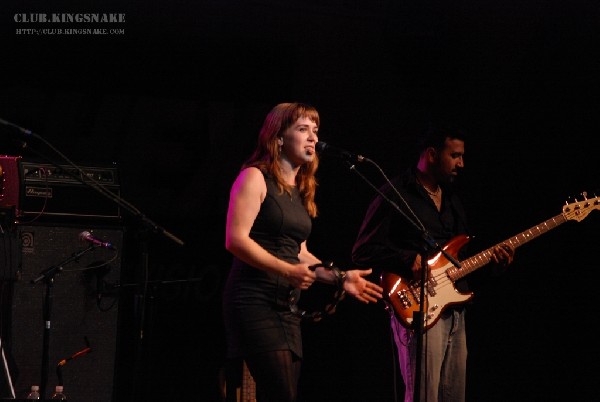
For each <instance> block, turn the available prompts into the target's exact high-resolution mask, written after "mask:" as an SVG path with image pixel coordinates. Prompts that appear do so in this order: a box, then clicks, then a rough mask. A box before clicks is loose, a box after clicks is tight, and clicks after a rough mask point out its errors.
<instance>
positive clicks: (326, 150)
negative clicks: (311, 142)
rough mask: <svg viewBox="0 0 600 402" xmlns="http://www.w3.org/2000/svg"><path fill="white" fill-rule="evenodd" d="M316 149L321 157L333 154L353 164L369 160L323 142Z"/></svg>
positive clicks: (318, 143)
mask: <svg viewBox="0 0 600 402" xmlns="http://www.w3.org/2000/svg"><path fill="white" fill-rule="evenodd" d="M315 149H316V150H317V153H319V155H320V154H331V155H332V156H335V157H338V158H341V159H343V160H345V161H348V162H352V163H356V162H364V161H365V160H367V158H365V157H364V156H362V155H359V154H353V153H352V152H348V151H346V150H344V149H341V148H336V147H334V146H332V145H329V144H328V143H326V142H323V141H319V142H317V145H316V147H315Z"/></svg>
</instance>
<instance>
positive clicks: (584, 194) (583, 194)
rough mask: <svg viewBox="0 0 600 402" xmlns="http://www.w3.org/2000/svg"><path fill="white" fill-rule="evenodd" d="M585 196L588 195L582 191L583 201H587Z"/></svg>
mask: <svg viewBox="0 0 600 402" xmlns="http://www.w3.org/2000/svg"><path fill="white" fill-rule="evenodd" d="M587 194H588V193H587V191H583V192H582V193H581V196H582V197H583V199H584V200H587Z"/></svg>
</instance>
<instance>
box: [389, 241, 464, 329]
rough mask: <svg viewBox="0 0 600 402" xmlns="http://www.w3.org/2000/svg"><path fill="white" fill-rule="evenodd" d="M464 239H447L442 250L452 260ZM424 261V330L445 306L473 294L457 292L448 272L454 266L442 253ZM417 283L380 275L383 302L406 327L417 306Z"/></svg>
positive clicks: (419, 306)
mask: <svg viewBox="0 0 600 402" xmlns="http://www.w3.org/2000/svg"><path fill="white" fill-rule="evenodd" d="M468 241H469V237H468V236H465V235H460V236H457V237H455V238H453V239H452V240H450V241H449V242H448V243H447V244H446V245H445V246H444V247H443V249H444V251H445V252H447V253H448V254H449V255H451V256H452V257H454V258H455V259H456V255H457V254H458V252H459V251H460V249H461V248H463V247H464V245H465V244H467V243H468ZM428 264H429V268H430V270H431V275H430V277H431V279H429V280H428V281H427V283H426V286H425V300H424V303H423V314H424V329H428V328H430V327H431V326H433V325H434V324H435V323H436V321H437V320H438V319H439V318H440V314H441V313H442V312H443V311H444V310H445V309H446V308H448V307H449V306H452V305H456V304H461V303H464V302H466V301H468V300H469V299H471V298H472V297H473V293H461V292H459V291H458V290H456V288H455V287H454V280H452V279H451V277H450V274H451V273H453V272H454V271H455V270H456V269H457V268H456V267H455V266H454V265H453V264H452V262H450V261H449V260H448V259H447V258H446V257H445V256H444V254H443V253H442V252H439V253H437V254H436V255H435V256H434V257H432V258H431V259H430V260H429V261H428ZM420 283H421V282H420V281H418V280H408V279H405V278H402V277H401V276H399V275H396V274H393V273H391V272H384V273H382V274H381V287H383V298H384V301H386V302H387V303H389V304H391V306H392V308H393V310H394V313H395V314H396V317H397V318H398V319H399V320H400V322H401V323H402V324H403V325H404V326H406V327H411V326H412V324H413V315H414V313H415V312H419V311H420V309H421V303H420V299H421V286H420Z"/></svg>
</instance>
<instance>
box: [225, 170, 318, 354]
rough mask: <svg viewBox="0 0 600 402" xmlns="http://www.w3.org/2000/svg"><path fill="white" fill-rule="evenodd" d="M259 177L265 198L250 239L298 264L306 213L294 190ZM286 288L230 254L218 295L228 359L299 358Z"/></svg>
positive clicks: (307, 224) (298, 337)
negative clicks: (278, 354)
mask: <svg viewBox="0 0 600 402" xmlns="http://www.w3.org/2000/svg"><path fill="white" fill-rule="evenodd" d="M265 181H266V184H267V196H266V197H265V200H264V201H263V203H262V205H261V207H260V211H259V212H258V215H257V217H256V220H255V222H254V225H253V226H252V229H251V230H250V237H251V238H252V239H254V240H255V241H256V242H257V243H258V244H260V245H261V246H262V247H264V248H265V249H266V250H267V251H269V252H270V253H271V254H273V255H275V256H277V257H278V258H281V259H282V260H285V261H288V262H292V263H293V262H298V253H299V251H300V244H301V243H302V242H303V241H304V240H306V239H307V238H308V236H309V234H310V231H311V228H312V221H311V219H310V216H309V215H308V212H307V211H306V209H305V208H304V206H303V205H302V200H301V198H300V195H299V192H298V189H297V188H294V189H293V191H292V195H291V197H290V195H289V194H288V193H287V192H285V191H284V192H283V193H281V194H280V193H279V189H278V188H277V184H276V182H275V180H274V179H273V178H272V177H270V176H267V175H265ZM291 290H292V287H291V286H290V284H289V282H288V281H287V280H286V279H285V278H283V277H281V276H279V275H276V274H273V273H268V272H266V271H263V270H260V269H257V268H254V267H252V266H249V265H248V264H246V263H244V262H243V261H241V260H239V259H238V258H236V257H234V258H233V262H232V266H231V270H230V272H229V276H228V278H227V282H226V284H225V289H224V293H223V318H224V323H225V333H226V336H227V357H228V358H240V357H242V358H243V357H246V356H251V355H253V354H256V353H261V352H268V351H269V352H270V351H277V350H291V351H292V352H293V353H294V354H296V355H297V356H298V357H302V337H301V333H300V317H299V316H297V315H295V314H293V313H292V312H291V311H290V309H289V304H288V297H289V294H290V291H291Z"/></svg>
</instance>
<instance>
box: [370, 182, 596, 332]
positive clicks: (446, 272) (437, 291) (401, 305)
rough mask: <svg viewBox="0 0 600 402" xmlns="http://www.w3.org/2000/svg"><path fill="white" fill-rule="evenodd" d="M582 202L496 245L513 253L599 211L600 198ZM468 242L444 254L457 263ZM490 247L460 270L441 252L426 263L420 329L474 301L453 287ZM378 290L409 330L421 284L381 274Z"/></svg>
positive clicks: (459, 240) (460, 240) (483, 261)
mask: <svg viewBox="0 0 600 402" xmlns="http://www.w3.org/2000/svg"><path fill="white" fill-rule="evenodd" d="M583 198H584V200H583V201H577V202H573V203H569V204H566V205H565V206H563V209H562V213H561V214H559V215H556V216H555V217H553V218H550V219H548V220H546V221H544V222H542V223H540V224H539V225H535V226H533V227H531V228H529V229H527V230H525V231H524V232H521V233H519V234H517V235H516V236H513V237H511V238H509V239H506V240H505V241H503V242H501V243H498V245H500V244H503V243H508V244H511V245H512V246H513V247H514V248H515V249H516V248H517V247H519V246H521V245H523V244H525V243H527V242H529V241H531V240H533V239H535V238H536V237H538V236H540V235H542V234H544V233H547V232H548V231H550V230H552V229H554V228H556V227H557V226H559V225H561V224H563V223H565V222H566V221H569V220H575V221H581V220H583V219H584V218H585V217H586V216H588V214H589V213H590V212H591V211H593V210H595V209H600V198H599V197H595V198H591V199H588V198H587V195H586V194H585V193H584V194H583ZM469 240H470V237H469V236H467V235H459V236H456V237H454V238H453V239H451V240H450V241H449V242H448V243H446V244H445V245H444V246H443V250H444V252H446V253H448V254H449V255H451V256H452V257H454V258H455V259H456V255H458V252H459V251H460V249H461V248H462V247H464V245H465V244H467V243H468V242H469ZM494 247H495V246H493V247H490V248H488V249H486V250H484V251H482V252H480V253H478V254H476V255H474V256H472V257H470V258H467V259H466V260H464V261H461V262H460V265H461V267H460V268H457V267H455V266H454V265H453V264H452V262H451V261H449V260H448V259H447V258H446V257H445V256H444V253H442V252H441V251H440V252H438V253H437V254H436V255H434V256H433V257H432V258H430V259H429V260H428V261H427V264H428V266H429V269H430V271H431V274H430V279H428V280H427V282H426V283H425V286H424V293H425V300H424V305H423V320H424V323H423V328H424V330H427V329H429V328H431V327H432V326H433V325H434V324H435V323H436V321H437V320H438V319H439V318H440V314H441V313H442V312H443V311H444V310H445V309H446V308H448V307H449V306H451V305H457V304H461V303H464V302H466V301H468V300H470V299H471V298H472V297H473V293H472V292H469V293H461V292H459V291H458V290H457V289H456V287H455V286H454V283H455V282H456V281H457V280H458V279H460V278H463V277H464V276H466V275H468V274H470V273H471V272H474V271H475V270H476V269H478V268H481V267H483V266H484V265H487V264H488V263H489V262H490V260H491V258H492V254H493V252H492V250H493V248H494ZM381 286H382V287H383V300H384V301H385V302H386V303H387V304H388V305H391V306H392V308H393V310H394V314H395V315H396V317H397V318H398V319H399V320H400V322H401V323H402V324H403V325H404V326H406V327H408V328H410V327H411V326H412V324H413V313H415V312H418V311H420V309H421V303H420V299H421V297H420V292H421V281H420V280H408V279H405V278H402V277H401V276H399V275H396V274H393V273H391V272H383V273H382V274H381Z"/></svg>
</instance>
